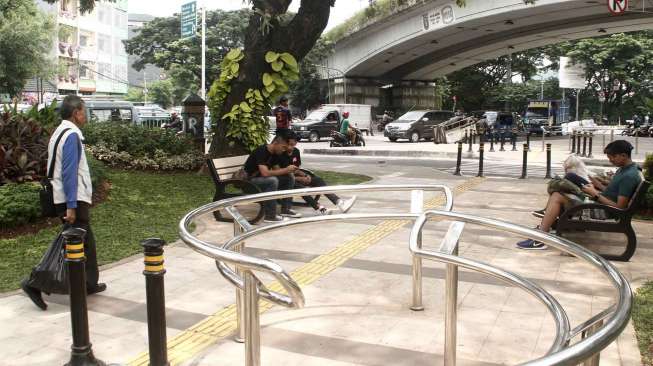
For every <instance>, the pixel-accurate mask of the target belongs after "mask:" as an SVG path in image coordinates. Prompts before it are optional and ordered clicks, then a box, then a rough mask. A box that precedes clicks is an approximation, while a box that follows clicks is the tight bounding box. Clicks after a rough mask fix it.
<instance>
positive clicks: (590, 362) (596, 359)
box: [581, 320, 603, 366]
mask: <svg viewBox="0 0 653 366" xmlns="http://www.w3.org/2000/svg"><path fill="white" fill-rule="evenodd" d="M601 327H603V320H600V321H599V322H597V323H596V324H594V325H592V326H591V327H589V328H588V329H587V330H586V331H584V332H583V333H582V336H581V337H582V339H585V338H587V337H589V336H590V335H592V334H594V333H595V332H596V331H597V330H599V329H600V328H601ZM600 362H601V353H596V354H594V355H593V356H592V357H590V358H588V359H586V360H585V362H583V366H599V364H600Z"/></svg>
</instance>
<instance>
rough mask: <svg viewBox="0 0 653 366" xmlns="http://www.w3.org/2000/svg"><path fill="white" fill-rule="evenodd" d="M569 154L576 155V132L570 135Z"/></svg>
mask: <svg viewBox="0 0 653 366" xmlns="http://www.w3.org/2000/svg"><path fill="white" fill-rule="evenodd" d="M571 153H572V154H575V153H576V131H574V132H572V133H571Z"/></svg>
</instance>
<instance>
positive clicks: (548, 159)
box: [544, 144, 551, 178]
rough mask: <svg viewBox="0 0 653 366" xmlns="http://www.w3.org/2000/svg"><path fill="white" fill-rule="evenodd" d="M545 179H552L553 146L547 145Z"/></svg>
mask: <svg viewBox="0 0 653 366" xmlns="http://www.w3.org/2000/svg"><path fill="white" fill-rule="evenodd" d="M544 178H551V144H546V175H545V176H544Z"/></svg>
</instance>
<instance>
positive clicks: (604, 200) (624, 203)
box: [583, 184, 630, 210]
mask: <svg viewBox="0 0 653 366" xmlns="http://www.w3.org/2000/svg"><path fill="white" fill-rule="evenodd" d="M583 192H585V193H587V194H589V195H590V196H592V197H597V200H596V202H597V203H600V204H602V205H607V206H612V207H616V208H620V209H622V210H623V209H625V208H626V207H628V204H629V203H630V198H629V197H627V196H618V197H617V202H615V201H613V200H611V199H609V198H608V197H606V196H604V195H602V194H601V192H600V191H599V190H597V189H596V188H594V186H592V185H591V184H588V185H586V186H584V187H583Z"/></svg>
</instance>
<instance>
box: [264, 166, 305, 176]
mask: <svg viewBox="0 0 653 366" xmlns="http://www.w3.org/2000/svg"><path fill="white" fill-rule="evenodd" d="M295 170H297V167H296V166H294V165H292V164H291V165H288V166H287V167H285V168H281V169H275V170H272V169H270V168H268V166H267V165H263V164H259V166H258V171H259V173H261V177H278V176H280V175H286V174H290V173H294V172H295Z"/></svg>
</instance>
